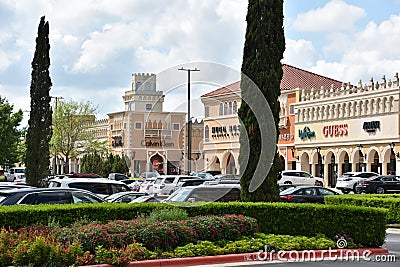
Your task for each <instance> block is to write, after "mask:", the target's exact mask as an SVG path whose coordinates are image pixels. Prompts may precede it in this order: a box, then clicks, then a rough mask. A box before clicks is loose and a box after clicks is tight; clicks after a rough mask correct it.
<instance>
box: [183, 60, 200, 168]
mask: <svg viewBox="0 0 400 267" xmlns="http://www.w3.org/2000/svg"><path fill="white" fill-rule="evenodd" d="M178 70H182V71H186V72H187V74H188V85H187V91H188V123H187V138H188V141H187V155H188V168H187V170H188V174H190V173H191V163H192V162H191V160H192V118H191V116H190V72H192V71H200V70H199V69H197V68H194V69H185V68H183V67H181V68H179V69H178Z"/></svg>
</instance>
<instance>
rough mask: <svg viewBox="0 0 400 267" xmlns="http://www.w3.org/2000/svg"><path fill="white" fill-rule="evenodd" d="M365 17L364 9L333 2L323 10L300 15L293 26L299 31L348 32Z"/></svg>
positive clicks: (319, 9) (337, 0)
mask: <svg viewBox="0 0 400 267" xmlns="http://www.w3.org/2000/svg"><path fill="white" fill-rule="evenodd" d="M364 16H365V11H364V9H362V8H359V7H356V6H353V5H349V4H347V3H346V2H344V1H342V0H332V1H330V2H328V3H327V4H326V5H325V6H323V7H322V8H317V9H312V10H310V11H308V12H306V13H303V14H298V15H297V17H296V19H295V20H294V22H293V26H294V28H295V29H297V30H299V31H310V32H318V31H330V30H334V31H348V30H351V29H352V28H353V25H354V23H355V22H356V21H357V20H359V19H360V18H362V17H364Z"/></svg>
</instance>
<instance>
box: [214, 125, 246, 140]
mask: <svg viewBox="0 0 400 267" xmlns="http://www.w3.org/2000/svg"><path fill="white" fill-rule="evenodd" d="M239 133H240V125H229V126H228V128H227V126H219V127H211V136H212V137H214V138H217V137H229V136H236V135H239Z"/></svg>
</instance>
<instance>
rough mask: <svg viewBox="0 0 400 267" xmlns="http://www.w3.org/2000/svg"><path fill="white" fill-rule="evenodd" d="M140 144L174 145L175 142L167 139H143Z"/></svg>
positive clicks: (146, 145) (148, 145)
mask: <svg viewBox="0 0 400 267" xmlns="http://www.w3.org/2000/svg"><path fill="white" fill-rule="evenodd" d="M140 144H141V145H142V146H145V147H174V143H168V142H165V140H142V141H141V142H140Z"/></svg>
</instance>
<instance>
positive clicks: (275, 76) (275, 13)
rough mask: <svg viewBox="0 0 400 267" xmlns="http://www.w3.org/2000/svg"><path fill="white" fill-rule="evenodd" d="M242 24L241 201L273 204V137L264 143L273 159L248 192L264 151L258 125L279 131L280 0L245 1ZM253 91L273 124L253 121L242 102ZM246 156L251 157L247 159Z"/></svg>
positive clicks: (275, 164)
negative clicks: (258, 93)
mask: <svg viewBox="0 0 400 267" xmlns="http://www.w3.org/2000/svg"><path fill="white" fill-rule="evenodd" d="M246 21H247V29H246V39H245V44H244V52H243V62H242V79H241V85H240V86H241V93H242V98H243V99H244V101H242V104H241V107H240V109H239V112H238V113H239V118H240V119H241V121H242V123H243V127H245V130H246V132H247V135H245V134H244V133H243V134H241V135H240V153H239V164H240V174H241V182H240V183H241V186H242V198H243V200H245V201H277V200H279V189H278V185H277V179H276V176H277V172H278V171H280V170H281V169H282V164H281V161H280V160H279V158H278V155H277V153H276V143H277V141H278V140H277V138H276V140H275V143H274V144H268V149H272V150H274V152H275V153H273V155H274V158H273V159H271V162H270V163H268V162H264V163H263V164H264V165H267V164H271V168H270V169H269V173H267V171H266V172H265V173H263V175H264V177H265V179H263V180H262V183H261V185H260V186H259V187H258V188H257V189H256V190H255V191H253V192H250V191H251V190H249V185H250V182H251V179H252V178H253V175H254V172H255V170H256V168H257V164H258V161H259V159H260V153H261V149H267V148H266V147H265V146H264V147H262V146H261V143H262V142H261V134H262V133H261V132H260V123H264V124H265V123H266V124H268V125H269V126H271V127H269V128H272V126H275V129H276V136H278V132H279V128H278V123H279V109H280V107H279V103H278V96H279V95H280V82H281V79H282V76H283V71H282V64H281V60H282V58H283V52H284V51H285V37H284V31H283V0H249V4H248V10H247V16H246ZM249 80H251V81H252V82H254V84H255V85H256V86H257V87H258V89H257V88H256V87H254V86H251V82H249ZM254 90H260V91H261V93H262V95H264V97H265V99H266V100H267V102H268V104H269V107H270V109H271V111H272V114H273V121H265V120H261V121H260V120H257V118H256V116H255V113H254V110H252V109H251V108H250V105H249V104H248V103H246V101H245V100H246V99H251V98H252V97H253V98H254V96H255V95H256V94H255V92H254ZM259 117H260V116H258V118H259ZM261 117H262V116H261ZM271 117H272V116H271ZM241 132H242V131H241ZM274 134H275V132H274ZM246 154H247V155H246ZM248 155H251V160H249V158H248ZM246 164H247V165H246ZM264 177H263V178H264Z"/></svg>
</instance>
